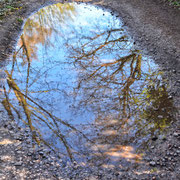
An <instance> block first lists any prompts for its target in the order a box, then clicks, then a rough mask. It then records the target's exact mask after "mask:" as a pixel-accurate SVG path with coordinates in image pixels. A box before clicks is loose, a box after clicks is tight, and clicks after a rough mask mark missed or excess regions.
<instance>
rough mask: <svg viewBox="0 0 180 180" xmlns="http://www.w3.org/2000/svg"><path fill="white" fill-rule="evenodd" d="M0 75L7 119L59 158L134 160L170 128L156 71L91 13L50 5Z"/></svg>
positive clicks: (116, 29) (112, 24) (81, 7)
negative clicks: (12, 120) (154, 139)
mask: <svg viewBox="0 0 180 180" xmlns="http://www.w3.org/2000/svg"><path fill="white" fill-rule="evenodd" d="M5 73H6V76H7V83H6V84H5V86H4V88H3V93H4V100H3V101H2V104H3V106H4V108H5V109H6V111H7V113H8V114H9V115H10V117H11V118H13V119H15V120H16V121H17V122H18V123H19V124H21V125H23V124H25V126H28V127H29V128H30V130H31V131H32V132H33V138H34V139H33V140H34V141H35V142H37V143H45V144H46V145H48V146H49V147H50V148H52V149H53V150H54V151H56V152H59V154H60V155H61V156H63V157H64V158H69V159H72V160H78V161H80V162H84V163H87V162H88V163H90V162H96V163H99V165H103V166H106V165H107V164H113V165H120V164H121V162H122V161H140V160H141V154H140V152H138V150H141V149H147V148H148V146H149V140H151V139H152V137H154V136H157V135H159V134H161V133H162V131H163V130H164V129H165V128H166V127H168V126H169V124H170V122H171V121H172V119H171V114H172V110H173V108H174V107H173V102H172V100H171V99H169V98H168V93H167V87H168V85H167V82H166V81H165V80H163V79H162V72H160V71H159V70H158V66H157V65H156V64H155V63H154V62H153V60H152V59H151V58H150V57H147V56H143V55H142V52H141V51H139V50H136V49H135V48H134V42H133V39H132V38H131V37H130V36H129V34H128V32H127V30H126V29H125V28H124V27H123V23H122V22H121V21H120V19H118V18H116V17H115V16H112V15H111V13H110V12H108V11H104V10H102V9H99V8H97V7H94V6H90V5H85V4H75V3H71V4H55V5H51V6H48V7H45V8H43V9H41V10H39V11H38V12H37V13H35V14H33V15H32V16H31V17H29V18H28V19H27V21H26V23H25V25H24V30H23V33H22V35H21V36H20V39H19V41H18V44H17V47H16V51H15V53H14V55H13V57H12V59H11V61H10V63H9V65H8V66H7V67H6V70H5ZM35 132H36V133H35ZM35 134H38V137H37V136H36V135H35Z"/></svg>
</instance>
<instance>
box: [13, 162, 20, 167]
mask: <svg viewBox="0 0 180 180" xmlns="http://www.w3.org/2000/svg"><path fill="white" fill-rule="evenodd" d="M14 165H15V166H22V162H16V163H15V164H14Z"/></svg>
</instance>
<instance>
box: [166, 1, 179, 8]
mask: <svg viewBox="0 0 180 180" xmlns="http://www.w3.org/2000/svg"><path fill="white" fill-rule="evenodd" d="M168 1H169V2H170V4H172V5H174V6H178V7H180V0H168Z"/></svg>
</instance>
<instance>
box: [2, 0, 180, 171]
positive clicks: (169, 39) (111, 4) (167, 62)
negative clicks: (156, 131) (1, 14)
mask: <svg viewBox="0 0 180 180" xmlns="http://www.w3.org/2000/svg"><path fill="white" fill-rule="evenodd" d="M58 2H63V0H56V1H52V0H29V1H28V2H27V1H26V0H22V1H21V4H22V7H23V8H22V9H20V10H18V11H16V12H15V13H13V14H12V15H9V16H7V17H5V18H4V19H3V20H2V21H1V22H0V67H1V68H2V67H3V66H4V65H5V60H6V59H7V58H8V57H9V55H10V54H12V52H13V48H14V46H15V44H16V40H17V39H18V37H19V36H20V34H21V31H22V26H23V23H22V22H19V21H18V19H24V20H25V19H26V18H27V17H28V16H29V15H30V14H32V13H33V12H35V11H37V10H38V9H39V8H40V7H43V6H46V5H49V4H52V3H58ZM66 2H72V1H66ZM76 2H80V1H78V0H77V1H76ZM81 2H82V1H81ZM84 2H86V3H91V4H95V5H98V6H101V7H102V8H106V9H109V10H110V11H111V12H112V13H113V14H114V13H115V14H116V15H117V16H119V17H120V18H121V19H122V20H123V22H124V25H125V26H126V28H128V31H129V33H130V34H131V36H132V37H133V38H134V39H135V42H136V46H137V48H138V49H141V48H142V49H143V50H144V51H143V53H145V54H147V55H150V56H152V57H153V59H154V60H155V61H156V63H158V64H159V65H160V67H161V68H162V69H163V70H164V71H165V76H167V77H168V80H169V82H170V88H169V94H170V95H171V96H172V97H173V98H174V101H175V105H176V107H177V108H178V109H179V108H180V11H179V10H178V9H174V8H173V7H170V6H168V5H167V4H166V3H164V4H162V0H159V1H157V0H133V1H132V0H111V1H109V0H85V1H84ZM0 76H1V71H0ZM0 86H1V85H0ZM175 118H176V120H177V121H175V123H173V124H172V126H171V127H170V130H169V133H168V135H167V139H166V140H165V141H164V142H160V143H159V142H154V146H155V149H154V148H153V149H151V150H150V152H149V159H150V162H152V159H153V157H154V156H162V157H163V156H164V157H165V156H166V153H167V150H169V148H171V149H173V147H174V145H176V146H177V148H179V135H180V133H179V132H180V122H179V120H180V114H179V112H177V114H175ZM174 133H176V134H175V135H174ZM178 133H179V134H178ZM176 146H175V148H176ZM171 149H170V150H169V151H171ZM173 152H174V150H173ZM153 162H154V161H153ZM167 162H168V163H167V166H171V164H172V162H171V161H167ZM176 166H177V168H179V163H176ZM177 168H176V169H175V170H174V172H178V171H180V170H179V169H177Z"/></svg>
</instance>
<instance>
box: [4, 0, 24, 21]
mask: <svg viewBox="0 0 180 180" xmlns="http://www.w3.org/2000/svg"><path fill="white" fill-rule="evenodd" d="M20 8H21V7H20V0H13V1H12V0H1V1H0V19H3V17H4V16H6V15H9V14H12V13H13V12H14V11H17V10H19V9H20Z"/></svg>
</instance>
